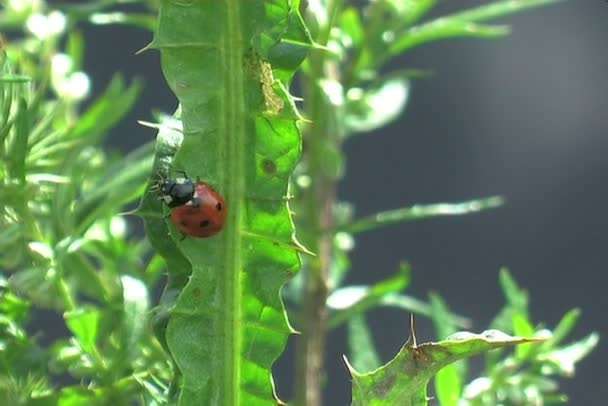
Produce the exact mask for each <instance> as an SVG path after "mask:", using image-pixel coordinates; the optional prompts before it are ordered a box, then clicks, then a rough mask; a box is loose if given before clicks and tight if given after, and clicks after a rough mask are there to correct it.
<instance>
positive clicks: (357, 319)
mask: <svg viewBox="0 0 608 406" xmlns="http://www.w3.org/2000/svg"><path fill="white" fill-rule="evenodd" d="M347 326H348V353H349V357H348V359H349V360H350V362H351V363H352V365H353V367H354V368H355V369H357V371H362V372H369V371H373V370H374V369H376V368H378V367H379V366H380V365H381V361H380V356H379V355H378V352H377V351H376V344H375V343H374V338H373V336H372V332H371V331H370V328H369V325H368V324H367V321H366V320H365V316H364V315H363V314H355V315H353V316H351V317H350V319H349V320H348V323H347Z"/></svg>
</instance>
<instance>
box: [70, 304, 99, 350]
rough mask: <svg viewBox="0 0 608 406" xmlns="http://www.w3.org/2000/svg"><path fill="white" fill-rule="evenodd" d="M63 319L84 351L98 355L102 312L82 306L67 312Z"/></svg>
mask: <svg viewBox="0 0 608 406" xmlns="http://www.w3.org/2000/svg"><path fill="white" fill-rule="evenodd" d="M63 317H64V319H65V323H66V325H67V326H68V328H69V329H70V331H71V332H72V333H74V335H75V336H76V339H77V340H78V342H79V343H80V346H81V347H82V349H83V351H85V352H87V353H89V354H94V353H96V351H97V339H98V333H99V323H100V320H101V312H100V311H99V310H98V309H95V308H93V307H84V306H82V307H79V308H78V309H76V310H71V311H68V312H66V313H65V314H64V315H63Z"/></svg>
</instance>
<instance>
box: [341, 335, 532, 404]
mask: <svg viewBox="0 0 608 406" xmlns="http://www.w3.org/2000/svg"><path fill="white" fill-rule="evenodd" d="M539 341H541V340H538V339H533V338H521V337H513V336H509V335H507V334H504V333H502V332H500V331H497V330H487V331H484V332H482V333H481V334H473V333H467V332H461V333H456V334H454V335H452V336H450V337H448V338H447V339H446V340H444V341H439V342H437V343H432V342H431V343H424V344H420V345H418V344H417V343H416V339H415V335H414V334H413V333H412V335H411V336H410V339H409V340H408V342H407V343H406V344H405V345H404V346H403V347H402V348H401V351H399V353H398V354H397V356H396V357H395V358H393V359H392V360H391V361H389V362H388V363H387V364H386V365H384V366H382V367H380V368H379V369H377V370H375V371H373V372H371V373H367V374H361V373H359V372H357V371H356V370H355V369H354V368H352V366H350V365H349V364H348V361H347V366H348V368H349V370H350V373H351V376H352V378H353V401H352V405H353V406H363V405H365V406H385V405H386V406H394V405H402V406H423V405H427V399H428V398H427V395H426V387H427V384H428V382H429V380H430V379H431V378H432V377H433V376H434V375H435V374H436V373H437V372H438V371H440V370H441V369H442V368H443V367H445V366H446V365H450V364H452V363H453V362H455V361H457V360H459V359H463V358H466V357H471V356H473V355H477V354H480V353H483V352H486V351H489V350H492V349H495V348H502V347H509V346H514V345H518V344H525V343H534V342H539Z"/></svg>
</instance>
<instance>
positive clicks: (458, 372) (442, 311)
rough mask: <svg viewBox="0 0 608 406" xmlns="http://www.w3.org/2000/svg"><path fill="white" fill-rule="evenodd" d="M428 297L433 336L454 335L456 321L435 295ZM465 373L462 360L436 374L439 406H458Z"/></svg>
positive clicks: (444, 304)
mask: <svg viewBox="0 0 608 406" xmlns="http://www.w3.org/2000/svg"><path fill="white" fill-rule="evenodd" d="M429 296H430V300H431V309H432V319H433V326H434V327H435V336H436V337H437V338H438V339H442V338H444V337H448V336H449V335H451V334H453V333H455V332H456V330H457V329H458V321H457V320H456V319H455V318H454V316H453V315H452V313H451V312H450V309H449V308H448V306H447V304H446V303H445V301H444V300H443V299H442V298H441V296H439V294H437V293H431V294H430V295H429ZM466 373H467V367H466V364H464V360H461V361H457V362H455V363H453V364H450V365H447V366H446V367H444V368H443V369H441V370H440V371H439V372H438V373H437V375H436V376H435V391H436V392H437V398H438V399H439V402H440V403H441V406H457V405H458V400H459V399H460V394H461V392H462V386H463V379H465V378H466Z"/></svg>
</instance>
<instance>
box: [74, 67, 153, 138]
mask: <svg viewBox="0 0 608 406" xmlns="http://www.w3.org/2000/svg"><path fill="white" fill-rule="evenodd" d="M141 89H142V84H141V82H140V81H138V80H134V81H133V82H132V83H131V84H130V85H129V86H128V87H127V86H126V85H125V80H124V78H123V77H122V75H120V74H116V75H114V76H113V77H112V80H111V81H110V83H109V84H108V86H107V87H106V89H105V90H104V92H103V94H102V95H101V96H99V97H98V98H97V99H96V100H95V101H94V102H93V104H92V105H91V107H89V109H87V111H86V112H85V113H84V114H83V115H82V116H81V117H80V119H79V120H78V122H77V124H76V126H75V127H74V128H73V129H72V131H71V136H72V137H74V138H80V137H84V138H86V139H87V141H88V142H90V143H98V142H99V141H100V140H101V139H103V137H104V136H106V135H107V134H108V131H109V130H110V129H111V128H112V127H114V126H115V125H116V124H117V123H118V122H119V121H120V120H121V119H122V118H123V117H125V115H126V114H127V113H128V112H129V111H130V110H131V108H132V107H133V105H134V104H135V101H136V100H137V98H138V97H139V93H140V92H141Z"/></svg>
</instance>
